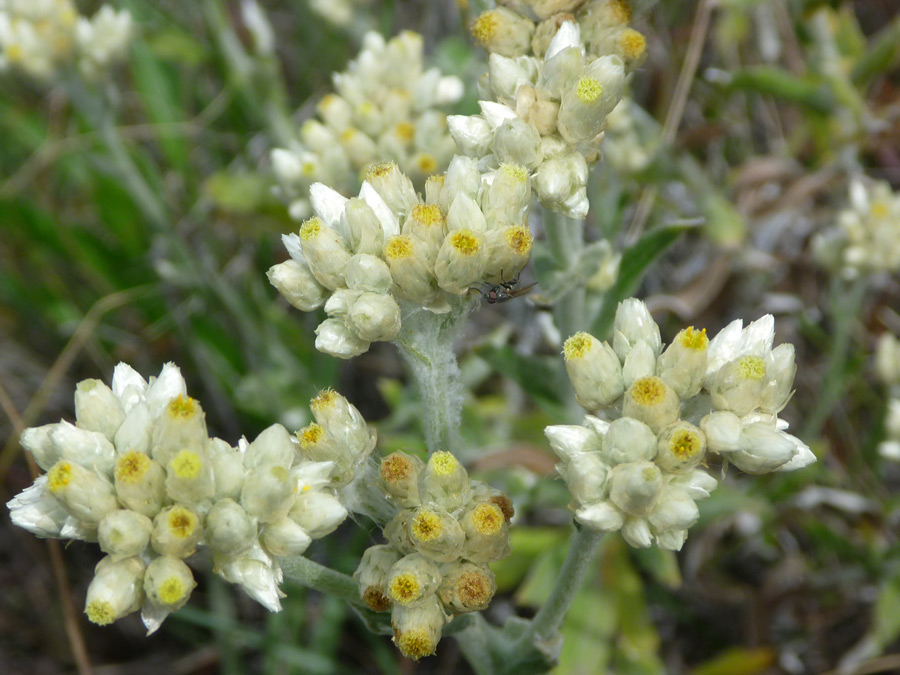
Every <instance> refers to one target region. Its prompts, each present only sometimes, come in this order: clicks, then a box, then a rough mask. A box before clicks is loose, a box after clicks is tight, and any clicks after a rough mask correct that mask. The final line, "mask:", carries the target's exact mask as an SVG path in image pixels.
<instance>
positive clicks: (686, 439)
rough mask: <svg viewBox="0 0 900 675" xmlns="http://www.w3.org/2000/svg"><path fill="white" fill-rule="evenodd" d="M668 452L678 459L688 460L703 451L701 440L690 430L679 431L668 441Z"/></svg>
mask: <svg viewBox="0 0 900 675" xmlns="http://www.w3.org/2000/svg"><path fill="white" fill-rule="evenodd" d="M669 450H671V452H672V454H673V455H675V456H676V457H677V458H678V459H690V458H691V457H694V456H695V455H697V453H699V452H702V451H703V439H702V438H700V434H698V433H697V432H696V431H693V430H691V429H679V430H678V431H676V432H675V433H674V434H672V438H671V439H669Z"/></svg>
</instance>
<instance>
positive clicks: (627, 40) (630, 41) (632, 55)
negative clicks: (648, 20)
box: [619, 28, 647, 61]
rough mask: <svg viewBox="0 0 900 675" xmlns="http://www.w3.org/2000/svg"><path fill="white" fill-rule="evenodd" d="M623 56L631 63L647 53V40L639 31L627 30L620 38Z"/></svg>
mask: <svg viewBox="0 0 900 675" xmlns="http://www.w3.org/2000/svg"><path fill="white" fill-rule="evenodd" d="M619 46H620V47H621V48H622V55H623V56H624V57H625V58H626V59H628V60H629V61H634V60H635V59H639V58H640V57H641V56H643V55H644V52H645V51H647V39H646V38H645V37H644V36H643V35H642V34H641V33H639V32H638V31H636V30H634V29H632V28H627V29H625V30H623V31H622V34H621V35H620V36H619Z"/></svg>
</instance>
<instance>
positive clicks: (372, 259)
mask: <svg viewBox="0 0 900 675" xmlns="http://www.w3.org/2000/svg"><path fill="white" fill-rule="evenodd" d="M378 253H379V254H380V253H381V248H380V247H379V249H378ZM344 276H345V278H346V281H347V288H349V289H351V290H354V291H368V292H371V293H387V292H389V291H390V290H391V283H392V282H391V270H390V268H389V267H388V266H387V263H385V262H384V260H382V259H381V258H379V257H376V256H374V255H370V254H368V253H359V254H357V255H355V256H353V257H352V258H350V262H349V263H347V269H346V271H345V275H344Z"/></svg>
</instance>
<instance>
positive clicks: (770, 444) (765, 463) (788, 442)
mask: <svg viewBox="0 0 900 675" xmlns="http://www.w3.org/2000/svg"><path fill="white" fill-rule="evenodd" d="M797 443H798V441H797V440H796V439H795V438H794V437H793V436H791V435H790V434H786V433H785V432H783V431H779V430H778V429H776V428H775V426H774V425H770V424H766V423H765V422H757V423H755V424H750V425H747V426H745V427H744V429H743V430H742V431H741V440H740V447H739V450H738V451H737V452H732V453H730V454H728V455H726V457H727V458H728V461H730V462H732V463H733V464H734V465H735V466H736V467H737V468H739V469H740V470H741V471H744V472H746V473H752V474H764V473H769V472H771V471H775V470H777V469H779V468H781V467H782V466H784V465H785V464H787V463H788V462H790V461H791V459H792V458H793V457H794V455H796V454H797V452H798V446H797Z"/></svg>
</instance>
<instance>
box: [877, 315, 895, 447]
mask: <svg viewBox="0 0 900 675" xmlns="http://www.w3.org/2000/svg"><path fill="white" fill-rule="evenodd" d="M875 370H876V372H877V374H878V378H879V379H880V380H881V381H882V382H884V384H885V385H886V386H887V387H888V396H889V398H888V409H887V417H886V418H885V421H884V426H885V432H886V439H885V440H884V441H883V442H882V443H880V444H879V445H878V452H879V453H880V454H881V456H882V457H886V458H888V459H893V460H896V461H900V340H898V339H897V338H896V337H894V336H893V335H891V334H890V333H884V334H883V335H882V336H881V338H880V339H879V340H878V347H877V349H876V351H875Z"/></svg>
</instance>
